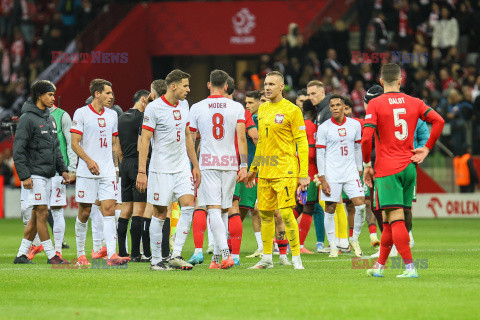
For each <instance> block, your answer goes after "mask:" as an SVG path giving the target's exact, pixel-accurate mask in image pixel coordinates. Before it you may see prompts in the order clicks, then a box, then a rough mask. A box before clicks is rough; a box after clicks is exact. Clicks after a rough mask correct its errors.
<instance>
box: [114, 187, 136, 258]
mask: <svg viewBox="0 0 480 320" xmlns="http://www.w3.org/2000/svg"><path fill="white" fill-rule="evenodd" d="M123 190H125V189H123ZM124 199H128V198H126V197H124ZM132 213H133V201H132V200H131V198H130V199H128V201H123V202H122V211H121V212H120V216H119V217H118V222H117V235H118V255H119V256H120V257H126V256H128V252H127V248H126V246H125V242H126V239H127V230H128V221H129V220H130V217H131V216H132ZM132 224H133V221H132ZM130 233H131V232H130ZM132 238H133V237H132ZM132 240H133V239H132ZM132 250H133V248H132ZM130 258H131V259H133V256H132V257H130Z"/></svg>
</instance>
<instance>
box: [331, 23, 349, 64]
mask: <svg viewBox="0 0 480 320" xmlns="http://www.w3.org/2000/svg"><path fill="white" fill-rule="evenodd" d="M333 34H334V39H335V42H334V46H333V48H334V49H335V51H336V53H337V58H338V61H339V62H340V63H341V64H343V65H345V64H349V63H350V60H352V55H351V53H350V48H349V47H348V43H349V41H350V32H349V30H348V28H347V27H346V26H345V23H344V22H343V20H337V22H335V30H334V31H333Z"/></svg>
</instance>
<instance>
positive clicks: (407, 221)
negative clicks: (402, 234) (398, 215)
mask: <svg viewBox="0 0 480 320" xmlns="http://www.w3.org/2000/svg"><path fill="white" fill-rule="evenodd" d="M404 213H405V227H406V228H407V231H408V236H409V238H410V248H413V247H414V246H415V240H414V239H413V234H412V223H413V221H412V220H413V216H412V210H411V209H410V210H408V209H405V210H404Z"/></svg>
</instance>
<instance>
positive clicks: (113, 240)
mask: <svg viewBox="0 0 480 320" xmlns="http://www.w3.org/2000/svg"><path fill="white" fill-rule="evenodd" d="M103 237H104V239H105V242H106V244H107V256H108V259H110V258H111V257H112V256H113V255H114V254H115V253H116V252H117V229H116V228H115V216H107V217H103Z"/></svg>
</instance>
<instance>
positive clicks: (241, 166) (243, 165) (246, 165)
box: [240, 163, 248, 169]
mask: <svg viewBox="0 0 480 320" xmlns="http://www.w3.org/2000/svg"><path fill="white" fill-rule="evenodd" d="M247 167H248V164H246V163H240V169H241V168H247Z"/></svg>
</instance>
